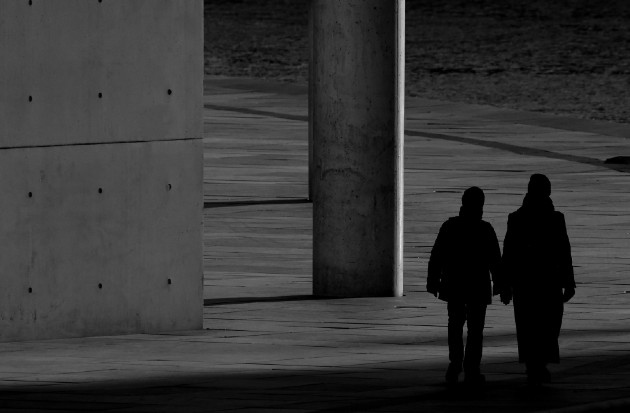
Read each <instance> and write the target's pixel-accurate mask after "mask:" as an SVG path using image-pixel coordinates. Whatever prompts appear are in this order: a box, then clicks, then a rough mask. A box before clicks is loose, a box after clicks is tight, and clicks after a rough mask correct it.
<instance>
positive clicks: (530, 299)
mask: <svg viewBox="0 0 630 413" xmlns="http://www.w3.org/2000/svg"><path fill="white" fill-rule="evenodd" d="M563 313H564V304H563V301H562V290H560V289H558V290H555V291H551V292H547V291H546V292H545V293H544V294H543V293H542V292H535V293H533V292H530V291H520V290H518V289H516V288H515V289H514V319H515V322H516V338H517V340H518V356H519V361H520V362H521V363H527V364H529V365H532V366H536V365H539V366H544V365H546V364H547V363H558V362H559V361H560V349H559V347H558V337H559V335H560V328H561V327H562V315H563Z"/></svg>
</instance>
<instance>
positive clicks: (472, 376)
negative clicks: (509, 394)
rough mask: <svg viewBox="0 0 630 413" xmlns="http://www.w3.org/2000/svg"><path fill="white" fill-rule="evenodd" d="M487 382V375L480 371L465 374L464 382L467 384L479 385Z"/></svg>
mask: <svg viewBox="0 0 630 413" xmlns="http://www.w3.org/2000/svg"><path fill="white" fill-rule="evenodd" d="M485 382H486V376H484V375H483V374H481V373H480V372H478V371H475V372H470V373H469V372H466V375H465V376H464V383H466V384H473V385H479V384H484V383H485Z"/></svg>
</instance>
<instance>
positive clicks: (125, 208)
mask: <svg viewBox="0 0 630 413" xmlns="http://www.w3.org/2000/svg"><path fill="white" fill-rule="evenodd" d="M0 39H1V40H0V61H1V62H2V63H0V87H1V88H2V91H3V92H2V93H1V94H0V192H1V193H2V196H1V197H0V211H1V213H0V245H1V246H2V247H1V248H0V283H1V284H2V288H0V340H3V341H7V340H26V339H43V338H60V337H76V336H87V335H109V334H122V333H141V332H158V331H165V330H184V329H196V328H200V327H201V325H202V309H203V301H202V268H201V264H202V250H201V248H202V243H201V220H202V218H201V217H202V215H201V212H202V147H201V119H202V115H201V111H202V90H203V2H202V1H201V0H133V1H119V0H116V1H114V0H103V1H97V0H94V1H86V0H55V1H47V0H32V1H28V0H2V1H1V2H0Z"/></svg>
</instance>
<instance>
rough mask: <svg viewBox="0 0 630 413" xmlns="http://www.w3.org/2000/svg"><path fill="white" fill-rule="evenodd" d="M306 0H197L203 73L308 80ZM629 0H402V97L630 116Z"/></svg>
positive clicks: (591, 115)
mask: <svg viewBox="0 0 630 413" xmlns="http://www.w3.org/2000/svg"><path fill="white" fill-rule="evenodd" d="M308 4H309V0H205V56H206V59H205V63H206V73H207V74H212V75H225V76H245V77H255V78H266V79H275V80H281V81H287V82H306V80H307V74H308V50H307V44H308V24H307V22H308ZM629 28H630V2H628V1H625V0H614V1H608V0H602V1H594V0H573V1H570V0H530V1H527V0H522V1H517V0H502V1H496V0H494V1H493V0H476V1H475V0H407V1H406V72H407V74H406V88H407V94H408V95H409V96H421V97H426V98H433V99H441V100H448V101H456V102H467V103H478V104H488V105H493V106H499V107H506V108H513V109H522V110H529V111H540V112H547V113H555V114H562V115H567V116H573V117H579V118H588V119H600V120H609V121H615V122H625V123H628V122H630V97H629V96H630V92H629V91H630V77H629V75H630V55H629V53H628V52H629V50H630V30H629Z"/></svg>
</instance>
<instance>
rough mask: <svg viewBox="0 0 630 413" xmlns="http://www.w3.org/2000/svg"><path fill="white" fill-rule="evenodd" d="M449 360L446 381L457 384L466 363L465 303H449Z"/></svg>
mask: <svg viewBox="0 0 630 413" xmlns="http://www.w3.org/2000/svg"><path fill="white" fill-rule="evenodd" d="M447 308H448V358H449V360H450V362H451V363H450V364H449V366H448V370H447V371H446V381H447V382H449V383H452V382H456V381H457V379H458V376H459V373H461V371H462V362H463V361H464V337H463V335H464V333H463V331H464V323H465V322H466V305H465V304H464V303H457V302H449V303H448V306H447Z"/></svg>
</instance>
